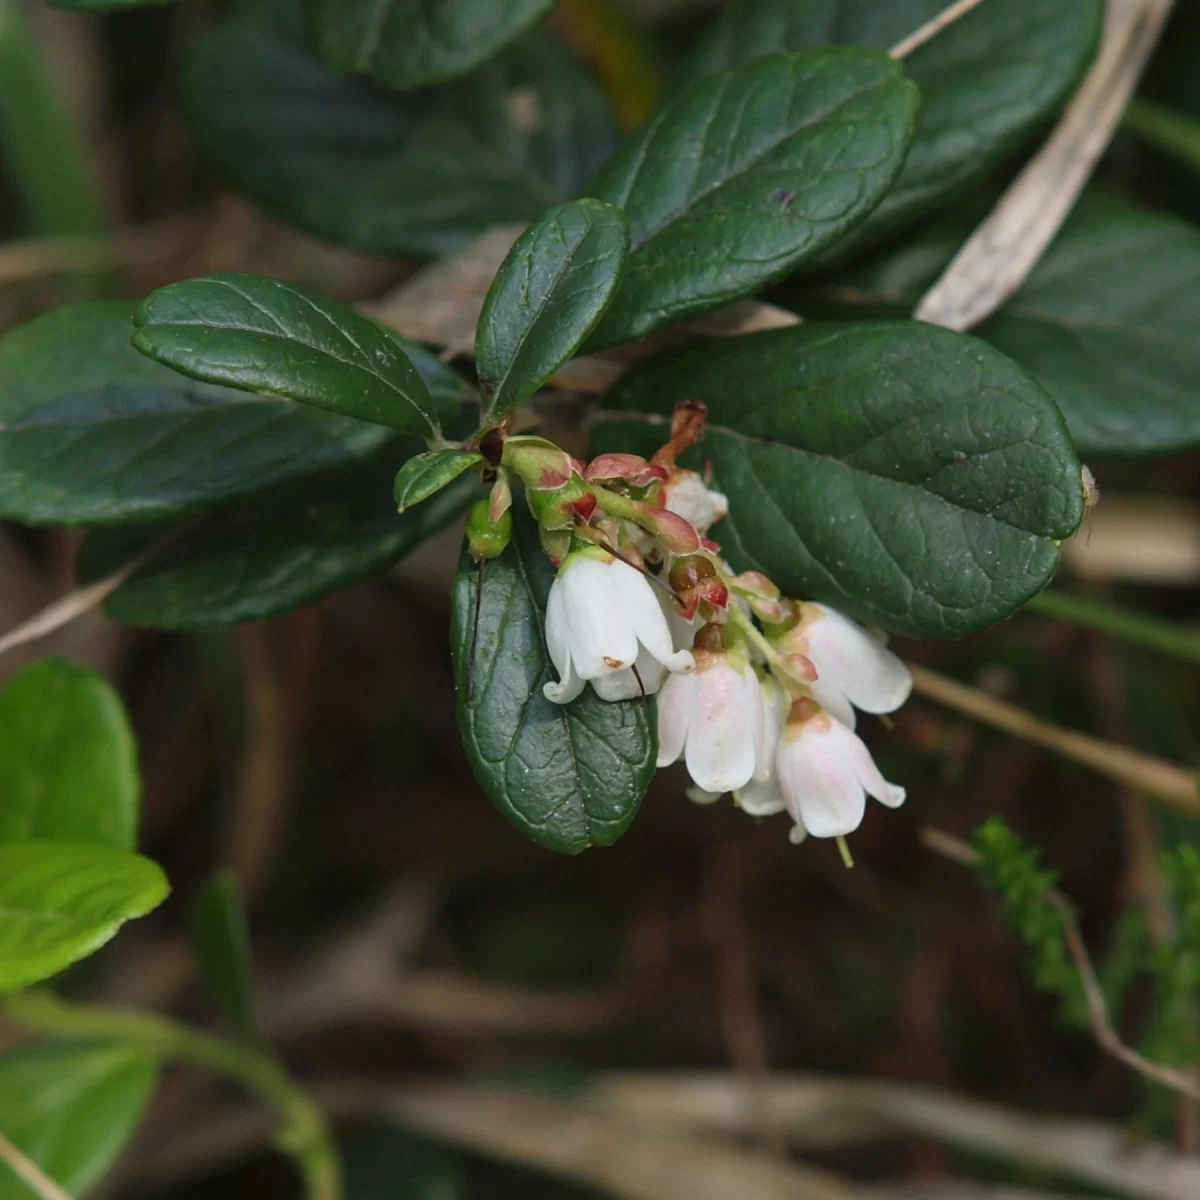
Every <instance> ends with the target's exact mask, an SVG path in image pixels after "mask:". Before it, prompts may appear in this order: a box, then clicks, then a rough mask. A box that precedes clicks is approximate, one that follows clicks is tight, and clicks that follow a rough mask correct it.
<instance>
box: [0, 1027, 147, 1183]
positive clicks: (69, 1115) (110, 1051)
mask: <svg viewBox="0 0 1200 1200" xmlns="http://www.w3.org/2000/svg"><path fill="white" fill-rule="evenodd" d="M157 1082H158V1065H157V1063H155V1061H154V1060H153V1059H150V1058H147V1057H146V1056H145V1055H143V1054H141V1053H139V1052H137V1051H135V1050H130V1049H128V1048H126V1047H125V1046H120V1045H115V1044H113V1043H109V1042H57V1043H53V1044H42V1045H37V1046H21V1047H18V1048H17V1049H14V1050H9V1051H7V1052H6V1053H5V1054H3V1055H0V1130H2V1131H3V1133H4V1136H5V1137H7V1138H8V1139H9V1141H11V1142H12V1143H13V1145H15V1146H16V1147H17V1148H18V1149H19V1150H21V1151H22V1152H23V1153H24V1154H26V1155H27V1156H28V1157H29V1158H31V1159H32V1160H33V1161H34V1162H35V1163H37V1165H38V1166H39V1167H41V1168H42V1170H43V1171H45V1173H46V1174H47V1175H49V1176H50V1178H51V1179H53V1180H54V1181H55V1183H57V1184H59V1185H60V1186H61V1187H62V1188H64V1189H65V1190H66V1191H67V1192H68V1193H69V1194H70V1195H72V1196H82V1195H83V1193H84V1192H86V1191H88V1190H89V1189H90V1188H91V1187H92V1186H93V1185H94V1184H96V1183H98V1182H99V1181H100V1179H101V1178H103V1176H104V1174H105V1173H106V1172H107V1171H108V1169H109V1167H111V1166H112V1164H113V1162H114V1161H115V1160H116V1158H117V1155H119V1154H120V1153H121V1151H122V1150H123V1149H124V1147H125V1144H126V1143H127V1142H128V1141H129V1139H130V1138H131V1137H132V1136H133V1131H134V1130H135V1129H136V1128H137V1124H138V1122H139V1121H140V1120H141V1118H142V1114H143V1113H144V1112H145V1111H146V1106H147V1105H148V1104H149V1103H150V1098H151V1096H152V1095H153V1093H154V1087H155V1084H156V1083H157ZM33 1195H34V1193H33V1192H31V1191H30V1190H29V1188H28V1187H27V1186H26V1185H25V1184H24V1183H21V1182H20V1181H19V1180H18V1179H17V1177H16V1176H15V1175H14V1174H13V1173H12V1171H11V1170H9V1168H8V1167H6V1166H4V1165H3V1164H0V1200H32V1197H33Z"/></svg>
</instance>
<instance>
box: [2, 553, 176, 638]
mask: <svg viewBox="0 0 1200 1200" xmlns="http://www.w3.org/2000/svg"><path fill="white" fill-rule="evenodd" d="M180 532H181V530H175V531H172V532H171V533H170V534H168V535H167V536H166V537H164V538H161V539H160V540H159V541H157V542H155V543H154V545H153V546H148V547H147V548H146V549H145V550H143V551H142V553H141V554H139V555H137V556H136V557H134V558H131V559H130V560H129V562H127V563H126V564H125V565H124V566H123V567H122V568H121V569H120V570H119V571H117V572H116V573H115V574H112V575H110V576H109V577H108V578H107V579H101V580H100V581H99V582H97V583H90V584H88V585H87V587H81V588H76V589H75V590H74V591H73V592H68V593H67V594H66V595H65V596H60V597H59V599H57V600H55V601H54V602H53V603H51V604H47V605H46V607H45V608H43V609H42V610H41V611H40V612H36V613H34V614H33V616H32V617H30V618H29V620H28V621H22V622H21V624H20V625H18V626H16V628H14V629H10V630H9V631H8V632H7V633H6V634H4V636H3V637H0V654H6V653H8V651H9V650H15V649H16V648H17V647H18V646H24V645H26V644H27V643H29V642H36V641H37V640H38V639H39V638H44V637H47V636H48V635H49V634H52V633H54V632H55V631H56V630H59V629H61V628H62V627H63V626H64V625H69V624H70V623H71V622H72V621H74V620H75V619H76V618H77V617H81V616H83V614H84V613H86V612H89V611H90V610H91V609H93V608H95V607H96V606H97V605H98V604H103V603H104V601H105V600H106V599H107V598H108V597H109V596H111V595H112V594H113V592H115V591H116V590H117V588H119V587H120V586H121V584H123V583H124V582H125V581H126V580H127V579H129V578H130V577H131V576H132V575H134V574H135V573H136V572H137V571H140V570H141V569H142V567H144V566H145V565H146V564H147V563H148V562H149V561H150V560H151V559H152V558H153V557H154V556H155V555H156V554H158V553H159V551H161V550H163V549H165V548H166V547H167V546H168V545H170V543H171V542H173V541H174V540H175V539H176V538H177V537H178V536H179V534H180Z"/></svg>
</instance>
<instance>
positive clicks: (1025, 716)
mask: <svg viewBox="0 0 1200 1200" xmlns="http://www.w3.org/2000/svg"><path fill="white" fill-rule="evenodd" d="M910 669H911V671H912V676H913V687H914V690H915V691H916V692H917V693H918V694H919V695H922V696H925V697H927V698H928V699H930V700H936V701H937V702H938V703H939V704H944V705H945V706H946V707H947V708H952V709H954V710H955V711H956V712H960V713H964V714H965V715H966V716H969V717H973V718H975V720H977V721H983V722H984V723H985V724H988V725H991V726H992V727H993V728H995V729H1001V730H1003V731H1004V732H1005V733H1011V734H1013V735H1014V736H1015V737H1019V738H1024V739H1025V740H1026V741H1028V742H1033V743H1034V744H1035V745H1038V746H1043V747H1045V748H1046V749H1047V750H1053V751H1054V752H1055V753H1056V754H1061V755H1062V756H1063V757H1064V758H1069V759H1071V760H1072V761H1073V762H1077V763H1080V764H1082V765H1083V766H1085V767H1090V768H1091V769H1092V770H1093V771H1098V772H1099V773H1100V774H1102V775H1107V776H1108V777H1109V778H1110V779H1114V780H1116V781H1117V782H1118V783H1124V784H1128V785H1130V786H1131V787H1135V788H1138V789H1139V790H1140V791H1142V792H1145V793H1146V794H1147V795H1148V796H1153V797H1155V799H1158V800H1162V801H1164V802H1165V803H1167V804H1170V805H1171V806H1172V807H1174V808H1177V809H1179V810H1180V811H1181V812H1184V813H1187V814H1188V816H1191V817H1195V816H1200V796H1198V795H1197V790H1196V788H1197V778H1196V775H1195V773H1194V772H1192V771H1188V770H1185V769H1184V768H1183V767H1180V766H1176V765H1175V764H1174V763H1169V762H1164V761H1163V760H1162V759H1158V758H1153V757H1151V756H1150V755H1148V754H1139V753H1138V752H1137V751H1136V750H1130V749H1129V748H1128V747H1125V746H1114V745H1111V744H1109V743H1107V742H1102V741H1099V740H1098V739H1096V738H1092V737H1088V736H1087V735H1086V734H1082V733H1076V732H1074V731H1073V730H1070V729H1060V728H1059V727H1058V726H1057V725H1051V724H1050V723H1049V722H1048V721H1042V720H1040V719H1039V718H1037V717H1034V716H1031V715H1030V714H1029V713H1027V712H1026V711H1025V710H1024V709H1021V708H1018V707H1017V706H1016V705H1015V704H1008V703H1006V702H1005V701H1003V700H997V699H995V698H994V697H992V696H989V695H987V693H986V692H981V691H979V690H978V689H977V688H972V687H968V686H967V685H966V684H962V683H958V682H956V681H955V680H953V679H947V678H946V677H945V676H944V675H939V674H937V672H935V671H931V670H929V668H928V667H920V666H915V665H912V664H910Z"/></svg>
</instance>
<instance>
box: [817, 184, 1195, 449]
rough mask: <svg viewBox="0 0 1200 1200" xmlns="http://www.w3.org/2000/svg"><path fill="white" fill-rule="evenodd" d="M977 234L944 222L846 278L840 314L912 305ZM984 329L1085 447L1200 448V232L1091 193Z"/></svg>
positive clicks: (838, 298) (838, 289) (835, 292)
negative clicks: (1048, 396)
mask: <svg viewBox="0 0 1200 1200" xmlns="http://www.w3.org/2000/svg"><path fill="white" fill-rule="evenodd" d="M967 232H969V225H965V226H964V224H962V223H960V222H957V221H955V220H947V221H944V222H940V223H939V224H938V225H936V226H935V227H933V228H932V229H930V230H928V231H926V232H923V233H921V234H919V235H917V236H916V237H913V238H910V239H909V240H908V241H907V242H906V243H905V244H904V245H903V246H901V247H900V248H899V249H897V250H896V251H892V252H889V253H887V254H885V255H882V256H879V257H877V258H876V259H875V260H874V261H871V262H868V263H866V264H864V265H863V266H862V267H861V268H856V269H855V270H854V271H853V272H852V273H851V274H849V275H847V276H845V277H844V278H843V279H842V280H841V281H840V283H839V284H837V285H835V286H834V287H833V288H832V289H831V290H830V291H829V292H828V293H827V295H829V296H832V298H833V299H834V301H835V302H836V307H837V309H838V310H839V311H841V312H843V313H845V312H849V311H853V310H861V309H864V308H867V309H874V310H876V311H878V310H881V309H885V308H888V309H892V310H900V309H911V308H912V306H913V305H914V304H915V303H916V301H917V299H918V298H919V297H920V296H921V294H922V293H923V292H924V290H925V289H926V288H927V287H928V286H929V284H930V283H932V282H933V280H934V279H935V278H936V277H937V276H938V274H940V272H941V269H942V268H943V267H944V266H945V264H946V263H947V262H948V261H949V260H950V258H951V257H952V256H953V254H954V252H955V250H956V249H957V248H958V245H959V243H960V242H961V241H962V239H963V238H964V237H965V236H966V234H967ZM976 332H977V333H978V334H979V335H980V336H981V337H983V338H985V339H986V340H987V341H989V342H991V343H992V345H994V346H996V347H997V348H999V349H1000V350H1003V351H1004V352H1005V353H1006V354H1008V355H1010V356H1011V357H1012V358H1014V359H1016V360H1017V362H1019V363H1020V364H1021V365H1022V366H1024V367H1025V368H1026V369H1027V370H1028V371H1030V372H1031V373H1032V374H1033V375H1034V376H1036V378H1037V379H1038V381H1039V382H1040V383H1041V384H1042V385H1043V386H1044V387H1045V388H1046V390H1047V391H1048V392H1049V393H1050V394H1051V395H1052V396H1053V397H1054V398H1055V400H1056V401H1058V405H1059V407H1060V408H1061V409H1062V411H1063V415H1064V416H1065V417H1066V418H1067V425H1068V427H1069V428H1070V430H1071V434H1072V436H1073V437H1074V439H1075V443H1076V445H1077V446H1078V447H1079V449H1080V450H1081V451H1083V452H1085V453H1088V454H1106V455H1112V456H1126V455H1141V454H1166V453H1170V452H1172V451H1176V450H1182V449H1186V448H1188V447H1191V446H1196V445H1200V357H1198V356H1197V354H1196V347H1197V346H1198V345H1200V229H1197V228H1196V226H1194V225H1191V224H1189V223H1188V222H1186V221H1181V220H1179V219H1178V218H1176V217H1171V216H1167V215H1165V214H1162V213H1155V212H1151V211H1150V210H1149V209H1145V208H1141V207H1140V206H1138V205H1134V204H1130V203H1129V202H1128V201H1125V200H1120V199H1118V198H1116V197H1115V196H1109V195H1106V194H1105V193H1103V192H1096V191H1092V192H1087V193H1085V194H1084V196H1083V197H1082V198H1081V200H1080V201H1079V204H1078V205H1077V206H1076V208H1075V211H1074V212H1073V213H1072V214H1071V216H1070V218H1069V219H1068V220H1067V223H1066V224H1065V225H1064V226H1063V228H1062V231H1061V232H1060V233H1059V235H1058V237H1057V238H1055V240H1054V241H1053V242H1052V243H1051V245H1050V248H1049V249H1048V250H1047V251H1046V253H1045V254H1044V255H1043V256H1042V259H1041V261H1040V262H1039V263H1038V264H1037V266H1035V267H1034V269H1033V271H1032V273H1031V274H1030V276H1029V278H1028V279H1027V280H1026V282H1025V284H1024V285H1023V286H1022V287H1021V289H1020V290H1019V291H1018V292H1017V293H1016V295H1015V296H1013V298H1012V299H1011V300H1010V301H1009V302H1008V303H1007V304H1006V305H1005V306H1004V308H1002V309H1001V310H1000V312H999V313H997V314H996V316H994V317H992V318H990V319H989V320H987V321H985V322H984V324H983V325H981V326H980V327H979V328H978V330H976Z"/></svg>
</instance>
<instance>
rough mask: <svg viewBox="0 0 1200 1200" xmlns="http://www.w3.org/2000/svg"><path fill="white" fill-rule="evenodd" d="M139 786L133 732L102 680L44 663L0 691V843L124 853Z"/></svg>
mask: <svg viewBox="0 0 1200 1200" xmlns="http://www.w3.org/2000/svg"><path fill="white" fill-rule="evenodd" d="M140 786H141V785H140V778H139V775H138V765H137V747H136V745H135V744H134V740H133V731H132V730H131V729H130V728H129V722H128V720H127V719H126V717H125V709H124V707H123V706H122V704H121V700H120V697H119V696H117V694H116V692H114V691H113V689H112V688H111V687H110V686H109V684H108V683H107V682H106V681H105V679H104V677H103V676H101V675H97V674H96V673H95V672H94V671H85V670H83V669H82V668H81V667H75V666H72V665H71V664H70V663H67V662H63V661H62V660H61V659H56V658H45V659H42V660H41V661H40V662H36V663H34V664H33V665H32V666H29V667H26V668H25V670H23V671H22V672H21V673H20V674H19V675H16V676H15V677H14V678H13V679H11V680H10V681H9V682H8V684H7V685H6V686H5V687H4V688H3V690H0V843H3V842H21V841H28V840H31V839H38V838H40V839H45V840H47V841H68V842H99V843H101V844H103V845H107V846H115V847H117V848H120V849H125V850H131V849H132V848H133V846H134V843H135V840H136V837H137V823H138V796H139V791H140Z"/></svg>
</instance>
